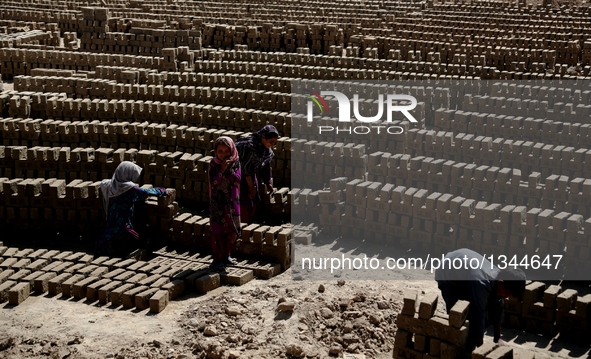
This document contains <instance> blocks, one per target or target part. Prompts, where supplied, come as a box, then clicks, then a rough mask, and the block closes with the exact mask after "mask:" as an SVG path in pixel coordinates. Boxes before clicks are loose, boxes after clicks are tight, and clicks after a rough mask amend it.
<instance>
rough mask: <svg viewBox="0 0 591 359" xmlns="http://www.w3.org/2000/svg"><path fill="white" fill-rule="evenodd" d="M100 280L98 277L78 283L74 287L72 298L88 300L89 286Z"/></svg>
mask: <svg viewBox="0 0 591 359" xmlns="http://www.w3.org/2000/svg"><path fill="white" fill-rule="evenodd" d="M98 280H99V278H98V277H87V278H84V279H82V280H81V281H79V282H76V283H75V284H74V285H73V287H72V296H73V297H74V298H76V299H83V298H86V294H87V293H86V292H87V288H88V285H89V284H92V283H94V282H96V281H98Z"/></svg>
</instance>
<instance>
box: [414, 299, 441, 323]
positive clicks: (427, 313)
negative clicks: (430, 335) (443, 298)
mask: <svg viewBox="0 0 591 359" xmlns="http://www.w3.org/2000/svg"><path fill="white" fill-rule="evenodd" d="M438 299H439V296H438V295H437V293H429V294H427V295H425V296H424V297H423V298H422V299H421V301H420V302H419V318H421V319H430V318H431V317H432V316H433V314H434V313H435V310H437V300H438Z"/></svg>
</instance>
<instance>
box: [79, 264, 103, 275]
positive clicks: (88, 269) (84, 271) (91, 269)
mask: <svg viewBox="0 0 591 359" xmlns="http://www.w3.org/2000/svg"><path fill="white" fill-rule="evenodd" d="M80 264H83V265H84V266H83V267H81V268H79V269H78V270H77V271H76V273H78V274H82V275H83V276H85V277H88V276H90V273H92V272H94V271H95V270H96V269H97V268H98V267H97V266H95V265H85V264H84V263H80Z"/></svg>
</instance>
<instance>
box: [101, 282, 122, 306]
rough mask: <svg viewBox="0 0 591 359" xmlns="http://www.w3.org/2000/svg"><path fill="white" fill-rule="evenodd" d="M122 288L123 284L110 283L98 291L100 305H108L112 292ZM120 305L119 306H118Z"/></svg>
mask: <svg viewBox="0 0 591 359" xmlns="http://www.w3.org/2000/svg"><path fill="white" fill-rule="evenodd" d="M120 286H121V282H117V281H114V282H109V283H107V284H105V285H104V286H102V287H100V288H99V290H98V299H99V303H102V304H106V303H108V302H109V301H110V300H111V292H112V291H113V290H114V289H117V288H119V287H120ZM117 305H118V304H117Z"/></svg>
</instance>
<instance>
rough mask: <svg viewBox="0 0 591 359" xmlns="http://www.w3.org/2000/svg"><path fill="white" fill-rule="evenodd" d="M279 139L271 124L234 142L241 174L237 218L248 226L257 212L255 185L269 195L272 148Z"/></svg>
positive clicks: (270, 190) (258, 200)
mask: <svg viewBox="0 0 591 359" xmlns="http://www.w3.org/2000/svg"><path fill="white" fill-rule="evenodd" d="M278 139H279V132H278V131H277V129H276V128H275V126H272V125H266V126H265V127H263V128H262V129H260V130H259V131H258V132H257V133H253V134H251V135H249V136H246V137H242V138H240V139H238V141H236V149H237V150H238V155H239V158H240V169H241V171H242V173H241V175H242V177H241V181H240V217H241V221H242V222H244V223H252V221H253V220H254V216H255V214H256V212H257V208H258V205H259V202H261V194H260V193H259V190H260V189H259V184H264V187H265V188H264V190H266V191H267V192H273V176H272V170H271V160H272V159H273V156H274V153H273V149H272V147H273V146H275V144H276V143H277V140H278Z"/></svg>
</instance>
